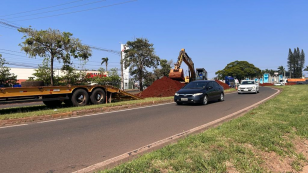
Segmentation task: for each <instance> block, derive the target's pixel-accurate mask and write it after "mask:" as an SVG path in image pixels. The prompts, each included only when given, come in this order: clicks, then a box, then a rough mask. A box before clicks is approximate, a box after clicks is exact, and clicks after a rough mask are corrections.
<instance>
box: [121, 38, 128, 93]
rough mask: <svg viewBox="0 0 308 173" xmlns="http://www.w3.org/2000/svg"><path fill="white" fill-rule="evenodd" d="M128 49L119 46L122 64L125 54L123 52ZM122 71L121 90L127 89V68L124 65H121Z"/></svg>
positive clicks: (123, 45)
mask: <svg viewBox="0 0 308 173" xmlns="http://www.w3.org/2000/svg"><path fill="white" fill-rule="evenodd" d="M127 49H128V48H127V47H126V46H125V44H121V60H123V62H124V57H125V53H124V50H127ZM122 69H123V76H122V77H123V80H122V81H121V89H124V90H125V89H129V68H126V69H125V67H124V63H123V64H122Z"/></svg>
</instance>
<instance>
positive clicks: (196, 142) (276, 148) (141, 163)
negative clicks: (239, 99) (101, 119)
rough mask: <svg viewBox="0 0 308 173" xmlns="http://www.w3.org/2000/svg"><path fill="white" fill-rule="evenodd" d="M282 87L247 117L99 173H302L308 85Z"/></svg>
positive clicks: (307, 149)
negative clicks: (274, 95)
mask: <svg viewBox="0 0 308 173" xmlns="http://www.w3.org/2000/svg"><path fill="white" fill-rule="evenodd" d="M277 88H278V87H277ZM279 88H283V92H282V93H281V94H279V95H278V96H277V97H275V98H274V99H271V100H269V101H267V102H266V103H263V104H261V105H260V106H259V107H258V108H256V109H253V110H251V111H250V112H248V113H246V114H245V115H244V116H241V117H239V118H236V119H233V120H231V121H229V122H226V123H223V124H222V125H220V126H218V127H215V128H211V129H209V130H206V131H204V132H203V133H200V134H197V135H190V136H188V137H187V138H185V139H181V140H179V141H178V143H176V144H172V145H168V146H166V147H164V148H162V149H160V150H157V151H154V152H151V153H148V154H145V155H143V156H140V157H139V158H138V159H135V160H133V161H131V162H128V163H124V164H122V165H119V166H118V167H115V168H113V169H110V170H104V171H100V172H104V173H105V172H108V173H111V172H114V173H119V172H300V171H302V169H303V167H304V166H305V165H307V164H308V162H307V159H308V106H307V105H308V85H296V86H295V85H294V86H283V87H279Z"/></svg>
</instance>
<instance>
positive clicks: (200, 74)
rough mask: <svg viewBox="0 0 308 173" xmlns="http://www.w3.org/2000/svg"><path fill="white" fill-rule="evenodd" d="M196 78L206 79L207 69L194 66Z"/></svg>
mask: <svg viewBox="0 0 308 173" xmlns="http://www.w3.org/2000/svg"><path fill="white" fill-rule="evenodd" d="M196 80H207V71H206V70H205V69H204V68H196Z"/></svg>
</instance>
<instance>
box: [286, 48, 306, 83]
mask: <svg viewBox="0 0 308 173" xmlns="http://www.w3.org/2000/svg"><path fill="white" fill-rule="evenodd" d="M304 64H305V53H304V51H303V49H302V50H301V51H300V50H299V48H298V47H297V48H294V51H293V52H292V51H291V49H289V55H288V68H289V71H290V72H291V77H292V78H301V77H302V76H303V71H302V70H303V68H304Z"/></svg>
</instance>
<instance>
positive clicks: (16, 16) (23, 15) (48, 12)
mask: <svg viewBox="0 0 308 173" xmlns="http://www.w3.org/2000/svg"><path fill="white" fill-rule="evenodd" d="M102 1H106V0H100V1H94V2H90V3H86V4H81V5H76V6H72V7H67V8H62V9H57V10H51V11H45V12H41V13H34V14H29V15H23V16H16V17H10V18H6V19H16V18H21V17H26V16H34V15H38V14H45V13H52V12H55V11H62V10H67V9H71V8H77V7H81V6H86V5H91V4H96V3H100V2H102Z"/></svg>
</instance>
